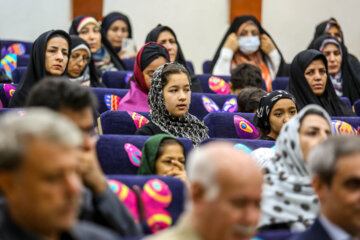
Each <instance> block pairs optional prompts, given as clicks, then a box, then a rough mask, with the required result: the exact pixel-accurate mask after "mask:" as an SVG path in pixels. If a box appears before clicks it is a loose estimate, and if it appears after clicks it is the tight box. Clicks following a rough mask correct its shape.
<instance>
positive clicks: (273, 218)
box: [252, 105, 332, 230]
mask: <svg viewBox="0 0 360 240" xmlns="http://www.w3.org/2000/svg"><path fill="white" fill-rule="evenodd" d="M331 133H332V131H331V119H330V117H329V115H328V114H327V112H326V111H325V110H324V109H323V108H321V107H319V106H317V105H308V106H306V107H305V108H303V109H302V110H301V111H300V112H299V114H298V115H296V116H295V117H293V118H292V119H290V120H289V121H288V122H287V123H286V124H285V125H284V126H283V128H282V129H281V132H280V135H279V137H278V138H277V139H276V144H275V155H274V156H273V157H270V156H269V154H268V155H262V157H263V158H265V159H256V161H257V162H262V165H263V167H262V168H263V171H264V185H263V198H262V199H263V200H262V204H261V209H262V219H261V221H260V227H261V229H267V230H269V229H276V228H281V229H286V228H287V229H292V230H295V229H296V230H304V229H305V228H306V227H308V226H310V225H311V224H312V223H313V221H314V220H315V218H316V216H317V215H318V210H319V202H318V198H317V196H316V194H315V192H314V190H313V188H312V187H311V175H310V173H309V171H308V168H307V165H306V161H307V160H306V159H307V157H308V154H309V152H310V150H311V149H312V148H313V147H315V146H316V145H318V144H319V143H320V142H322V141H324V140H325V139H327V138H328V137H329V136H330V135H331ZM257 151H263V149H262V148H259V149H257V150H255V151H254V152H253V153H252V155H253V156H254V154H255V153H256V152H257ZM258 156H259V155H258Z"/></svg>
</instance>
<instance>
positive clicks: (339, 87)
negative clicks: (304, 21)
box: [309, 35, 360, 103]
mask: <svg viewBox="0 0 360 240" xmlns="http://www.w3.org/2000/svg"><path fill="white" fill-rule="evenodd" d="M309 48H312V49H316V50H319V51H320V52H322V53H323V54H324V55H325V57H326V59H327V63H328V69H329V76H330V80H331V82H332V84H333V86H334V89H335V92H336V95H338V96H339V97H347V98H349V99H350V101H351V103H354V102H355V101H356V100H358V99H359V98H360V75H357V74H356V69H354V68H353V66H352V65H351V64H350V62H349V57H348V52H347V49H346V48H345V47H344V46H343V45H341V43H340V42H339V40H338V39H337V38H335V37H332V36H330V35H322V36H320V37H318V38H317V39H315V40H314V41H313V42H312V44H311V45H310V47H309Z"/></svg>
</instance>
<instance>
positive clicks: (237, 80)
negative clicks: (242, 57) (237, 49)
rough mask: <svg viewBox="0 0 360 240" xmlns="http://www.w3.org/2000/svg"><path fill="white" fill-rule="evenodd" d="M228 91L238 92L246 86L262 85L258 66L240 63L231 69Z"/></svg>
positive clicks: (258, 86) (259, 86)
mask: <svg viewBox="0 0 360 240" xmlns="http://www.w3.org/2000/svg"><path fill="white" fill-rule="evenodd" d="M229 86H230V93H231V94H239V93H240V92H241V91H242V90H243V89H244V88H246V87H256V88H261V87H262V77H261V70H260V68H258V67H256V66H254V65H252V64H250V63H241V64H239V65H237V66H236V67H235V68H233V69H232V70H231V77H230V84H229Z"/></svg>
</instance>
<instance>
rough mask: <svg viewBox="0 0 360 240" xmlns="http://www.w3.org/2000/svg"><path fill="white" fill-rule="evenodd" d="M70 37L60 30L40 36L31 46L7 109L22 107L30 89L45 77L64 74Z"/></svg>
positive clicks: (68, 53)
mask: <svg viewBox="0 0 360 240" xmlns="http://www.w3.org/2000/svg"><path fill="white" fill-rule="evenodd" d="M70 43H71V40H70V36H69V35H68V34H67V33H66V32H64V31H62V30H50V31H47V32H44V33H43V34H41V35H40V36H39V37H38V38H37V39H36V40H35V42H34V44H33V45H32V49H31V54H30V62H29V64H28V66H27V69H26V72H25V73H24V75H23V76H22V78H21V82H20V84H19V86H18V87H17V89H16V91H15V93H14V95H13V96H12V98H11V100H10V103H9V107H23V106H24V105H25V101H26V98H27V95H28V94H29V92H30V90H31V88H32V87H33V86H34V85H35V84H36V83H37V82H39V81H40V80H41V79H42V78H43V77H45V76H51V75H53V76H61V75H64V74H66V67H67V65H68V59H69V55H70Z"/></svg>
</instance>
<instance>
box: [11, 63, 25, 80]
mask: <svg viewBox="0 0 360 240" xmlns="http://www.w3.org/2000/svg"><path fill="white" fill-rule="evenodd" d="M26 68H27V67H24V66H23V67H17V68H15V70H14V71H12V80H13V82H14V83H15V84H18V83H20V81H21V78H22V76H23V75H24V73H25V71H26Z"/></svg>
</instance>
